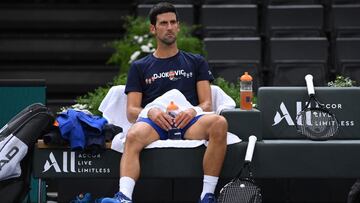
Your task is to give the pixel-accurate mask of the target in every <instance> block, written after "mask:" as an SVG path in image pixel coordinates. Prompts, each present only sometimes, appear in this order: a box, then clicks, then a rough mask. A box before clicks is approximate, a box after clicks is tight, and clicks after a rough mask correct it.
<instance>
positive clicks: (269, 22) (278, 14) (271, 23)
mask: <svg viewBox="0 0 360 203" xmlns="http://www.w3.org/2000/svg"><path fill="white" fill-rule="evenodd" d="M264 21H265V22H266V23H265V24H266V35H267V36H272V37H289V36H302V37H306V36H312V37H314V36H324V31H323V21H324V8H323V6H322V5H268V6H267V10H266V14H265V18H264Z"/></svg>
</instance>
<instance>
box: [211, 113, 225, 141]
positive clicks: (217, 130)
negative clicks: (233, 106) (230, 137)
mask: <svg viewBox="0 0 360 203" xmlns="http://www.w3.org/2000/svg"><path fill="white" fill-rule="evenodd" d="M212 120H213V121H212V124H211V127H210V134H212V135H214V138H215V139H219V140H224V139H226V133H227V130H228V123H227V121H226V119H225V118H224V117H223V116H220V115H216V116H214V118H213V119H212ZM211 131H212V132H211Z"/></svg>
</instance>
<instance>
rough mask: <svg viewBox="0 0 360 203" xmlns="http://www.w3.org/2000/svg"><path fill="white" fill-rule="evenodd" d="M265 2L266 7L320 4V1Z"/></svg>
mask: <svg viewBox="0 0 360 203" xmlns="http://www.w3.org/2000/svg"><path fill="white" fill-rule="evenodd" d="M263 2H264V4H265V5H266V4H271V5H309V4H318V3H320V1H319V0H263Z"/></svg>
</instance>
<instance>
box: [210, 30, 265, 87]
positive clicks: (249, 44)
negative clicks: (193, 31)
mask: <svg viewBox="0 0 360 203" xmlns="http://www.w3.org/2000/svg"><path fill="white" fill-rule="evenodd" d="M204 45H205V49H206V51H207V53H208V55H207V59H208V61H209V64H210V68H211V70H212V72H213V74H214V76H215V77H223V78H225V79H226V80H227V81H230V82H233V83H238V82H239V77H240V76H241V75H242V74H243V73H244V72H245V71H247V72H249V74H251V76H253V78H254V89H255V90H257V87H258V86H260V85H261V84H262V80H261V73H260V70H261V69H262V68H261V39H260V38H259V37H241V38H240V37H239V38H205V39H204Z"/></svg>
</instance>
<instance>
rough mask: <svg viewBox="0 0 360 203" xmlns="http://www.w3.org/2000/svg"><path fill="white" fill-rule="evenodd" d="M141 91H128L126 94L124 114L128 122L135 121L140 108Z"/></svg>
mask: <svg viewBox="0 0 360 203" xmlns="http://www.w3.org/2000/svg"><path fill="white" fill-rule="evenodd" d="M141 99H142V93H141V92H129V93H128V95H127V105H126V115H127V119H128V121H129V122H130V123H135V121H136V119H137V117H138V116H139V114H140V112H141V110H142V109H143V108H142V107H141Z"/></svg>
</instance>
